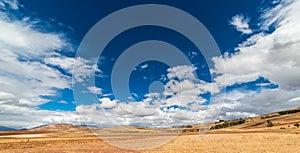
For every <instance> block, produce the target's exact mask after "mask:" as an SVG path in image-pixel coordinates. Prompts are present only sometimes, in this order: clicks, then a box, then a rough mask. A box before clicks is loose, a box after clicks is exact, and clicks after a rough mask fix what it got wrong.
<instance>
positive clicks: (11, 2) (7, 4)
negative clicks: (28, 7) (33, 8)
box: [0, 0, 19, 10]
mask: <svg viewBox="0 0 300 153" xmlns="http://www.w3.org/2000/svg"><path fill="white" fill-rule="evenodd" d="M0 8H2V9H4V10H6V9H7V8H10V9H13V10H18V9H19V2H18V1H17V0H2V1H0Z"/></svg>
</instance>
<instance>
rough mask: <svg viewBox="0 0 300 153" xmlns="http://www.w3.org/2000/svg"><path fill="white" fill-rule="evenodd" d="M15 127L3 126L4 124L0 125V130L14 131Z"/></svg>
mask: <svg viewBox="0 0 300 153" xmlns="http://www.w3.org/2000/svg"><path fill="white" fill-rule="evenodd" d="M15 130H17V129H14V128H10V127H5V126H0V131H15Z"/></svg>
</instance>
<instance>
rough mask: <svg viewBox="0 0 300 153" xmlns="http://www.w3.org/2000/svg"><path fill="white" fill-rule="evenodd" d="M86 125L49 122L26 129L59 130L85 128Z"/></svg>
mask: <svg viewBox="0 0 300 153" xmlns="http://www.w3.org/2000/svg"><path fill="white" fill-rule="evenodd" d="M86 129H87V128H86V127H83V126H77V125H72V124H49V125H42V126H38V127H35V128H32V129H29V130H28V131H39V132H40V131H61V130H86Z"/></svg>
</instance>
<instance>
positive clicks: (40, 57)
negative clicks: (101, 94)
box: [0, 0, 99, 127]
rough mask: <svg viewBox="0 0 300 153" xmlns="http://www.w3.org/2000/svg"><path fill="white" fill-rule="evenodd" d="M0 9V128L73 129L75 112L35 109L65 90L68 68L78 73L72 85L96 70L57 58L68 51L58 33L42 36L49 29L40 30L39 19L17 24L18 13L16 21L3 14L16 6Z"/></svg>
mask: <svg viewBox="0 0 300 153" xmlns="http://www.w3.org/2000/svg"><path fill="white" fill-rule="evenodd" d="M0 7H1V8H0V24H1V26H0V33H1V35H0V57H1V58H0V87H1V91H0V103H1V106H0V118H1V120H0V125H4V126H12V127H26V126H36V125H41V124H49V123H62V122H67V123H74V124H76V123H79V121H78V115H77V114H76V113H75V112H68V111H65V112H63V111H62V112H60V111H47V110H38V109H37V107H38V105H40V104H43V103H46V102H48V101H49V100H48V99H47V98H43V96H56V95H57V92H58V91H59V90H62V89H66V88H70V87H71V81H72V80H71V75H70V74H72V68H73V66H74V63H76V64H78V65H76V66H78V67H79V68H80V69H76V71H77V72H78V73H77V74H79V75H77V76H75V77H74V78H75V79H76V81H80V79H84V78H85V77H89V75H91V74H92V73H93V72H95V71H97V70H98V69H97V68H96V66H95V65H89V63H87V62H86V61H84V60H82V59H79V58H78V59H74V58H71V57H66V56H64V55H63V54H62V53H63V52H70V51H73V50H72V46H73V45H72V44H70V43H69V42H68V41H67V39H66V38H65V36H64V34H62V33H55V32H46V31H47V28H49V25H47V26H43V23H44V21H42V20H41V19H37V18H34V21H32V19H31V17H30V16H29V17H28V16H25V15H24V17H23V19H20V20H19V19H18V18H19V17H20V18H21V16H23V15H22V14H21V13H20V14H18V15H19V16H18V18H17V17H13V16H14V15H13V14H9V13H8V12H9V11H7V12H4V11H3V10H7V9H21V5H20V4H18V1H16V0H13V1H6V0H4V1H1V3H0ZM1 9H2V10H1ZM36 23H38V24H36ZM38 29H43V31H40V30H38ZM55 67H59V68H60V69H62V70H63V71H64V72H66V73H64V72H62V71H60V70H59V69H57V68H55ZM92 71H93V72H92ZM68 73H69V74H68ZM96 91H97V92H98V91H99V89H97V90H96ZM58 102H59V103H66V102H65V101H58Z"/></svg>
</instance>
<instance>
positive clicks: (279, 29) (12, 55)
mask: <svg viewBox="0 0 300 153" xmlns="http://www.w3.org/2000/svg"><path fill="white" fill-rule="evenodd" d="M141 4H160V5H165V6H171V7H174V8H177V9H180V10H182V11H185V12H187V13H188V14H190V15H191V16H193V17H195V18H196V19H197V20H199V21H200V22H201V23H202V24H203V25H204V26H205V27H206V28H207V30H208V31H209V32H210V34H211V36H212V37H213V38H214V40H215V42H216V44H217V45H218V48H219V51H220V54H219V56H215V57H213V58H211V59H209V60H212V61H213V65H212V67H209V66H208V65H207V61H206V59H205V58H204V55H203V54H201V53H203V51H201V50H200V49H199V48H197V45H195V44H194V43H193V42H192V41H191V40H189V39H188V38H187V37H186V36H184V35H182V34H180V33H178V32H177V31H176V30H174V29H168V28H165V27H161V26H156V25H146V26H139V27H134V28H131V29H128V30H126V31H123V32H122V33H120V34H119V35H117V36H116V37H114V38H113V39H112V40H111V41H110V42H109V44H108V45H107V46H106V47H105V48H104V50H103V51H102V54H101V56H99V57H95V58H97V59H96V61H97V62H96V63H93V62H92V61H89V59H86V58H84V56H82V57H81V56H78V48H79V46H80V44H81V43H82V40H83V39H84V36H85V35H86V34H87V32H88V31H89V30H90V29H91V28H92V27H93V26H94V25H95V24H96V23H97V22H98V21H101V20H102V19H103V18H104V17H106V16H108V15H110V14H111V13H113V12H116V11H118V10H120V9H124V8H127V7H130V6H138V5H141ZM297 6H299V2H297V1H258V0H253V1H237V0H230V1H197V0H195V1H189V2H184V1H139V2H136V1H124V0H120V1H109V2H108V1H92V2H89V3H87V2H84V1H74V2H72V3H70V2H69V1H61V0H60V1H59V0H52V1H50V0H49V1H37V0H36V1H32V0H31V1H29V0H19V1H17V0H12V1H8V0H1V1H0V16H1V18H0V19H1V20H0V23H1V24H2V25H3V26H2V28H0V32H1V36H0V49H1V58H0V63H1V65H2V66H0V70H1V71H0V86H1V89H0V104H1V109H0V110H1V112H0V116H1V120H0V124H1V125H4V126H11V127H27V126H35V125H41V124H49V123H62V122H66V123H73V124H84V123H86V124H95V125H98V126H110V125H114V124H115V123H118V124H120V125H141V126H169V125H180V124H187V123H198V122H206V121H214V120H218V119H233V118H240V117H249V116H255V115H260V114H264V113H269V112H273V111H279V110H283V109H290V108H293V107H298V106H299V104H300V101H299V97H300V95H299V93H300V90H299V87H300V85H299V82H300V80H299V79H298V78H299V77H298V76H299V72H300V71H299V69H300V66H299V65H300V64H299V60H298V59H299V58H298V57H300V55H299V53H298V52H297V49H298V48H299V41H298V40H299V38H298V37H296V36H297V34H299V31H300V30H299V26H298V25H299V24H298V23H299V22H300V21H299V19H298V18H297V17H298V16H299V15H298V16H297V15H296V14H297V13H299V9H298V8H299V7H297ZM149 16H151V15H149ZM154 17H155V16H154ZM170 20H171V21H174V20H180V19H178V18H176V17H174V18H172V19H170ZM123 23H126V19H124V20H120V24H123ZM195 30H197V29H195ZM199 37H200V36H199ZM100 38H101V36H99V41H101V40H100ZM148 40H159V41H163V42H167V43H168V44H171V45H173V46H176V48H177V49H179V50H180V51H181V52H182V53H183V55H184V56H185V57H186V58H187V59H188V60H189V61H190V63H191V64H190V65H175V66H172V67H170V66H169V65H168V64H166V63H164V61H153V60H152V61H151V60H150V61H144V62H142V63H136V66H135V68H134V69H132V72H131V73H130V78H129V80H128V82H124V85H123V84H122V85H120V86H122V87H124V88H125V87H128V88H129V91H130V94H131V97H128V96H125V97H124V96H123V97H122V96H121V97H120V96H119V97H118V96H117V95H116V93H114V91H113V88H112V82H111V80H112V79H113V78H112V72H113V69H114V66H115V65H114V64H115V63H116V61H117V60H118V58H120V57H122V55H123V53H124V51H125V50H126V49H128V48H130V47H132V46H135V45H136V44H137V43H139V42H144V41H148ZM97 41H98V40H97ZM144 52H151V48H149V50H144ZM83 53H84V54H85V52H83ZM170 53H171V52H170ZM86 54H89V52H86ZM145 54H146V53H145ZM168 56H170V58H173V56H172V54H169V55H168ZM132 58H136V57H135V56H132ZM180 60H181V58H178V61H180ZM129 62H130V61H128V63H129ZM128 63H126V62H125V63H121V64H122V66H123V67H124V69H125V67H126V66H127V64H128ZM74 71H75V72H74ZM122 77H123V75H120V76H116V77H115V78H116V79H117V80H120V79H121V78H122ZM90 79H91V80H92V79H94V80H95V86H85V85H86V84H85V83H87V82H88V81H90ZM87 80H88V81H87ZM153 82H156V84H152V83H153ZM77 84H80V87H81V88H77ZM151 85H152V86H151ZM122 87H116V88H122ZM74 88H76V90H77V92H74ZM149 89H150V91H149ZM120 90H121V89H120ZM78 92H79V95H77V94H78ZM74 94H76V95H77V99H76V96H75V98H74ZM121 95H126V94H122V93H121ZM78 97H79V98H78ZM78 99H79V100H78ZM82 101H84V102H82ZM205 112H206V113H205ZM78 113H79V114H80V115H78ZM16 114H18V115H21V116H15V115H16ZM103 114H105V115H103ZM166 116H168V117H167V118H166ZM23 117H26V119H25V120H24V119H23ZM4 118H5V119H4ZM82 118H84V120H85V121H84V122H83V121H82V120H81V119H82ZM107 118H110V120H107ZM145 119H147V120H149V122H146V123H144V122H143V121H144V120H145Z"/></svg>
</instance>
